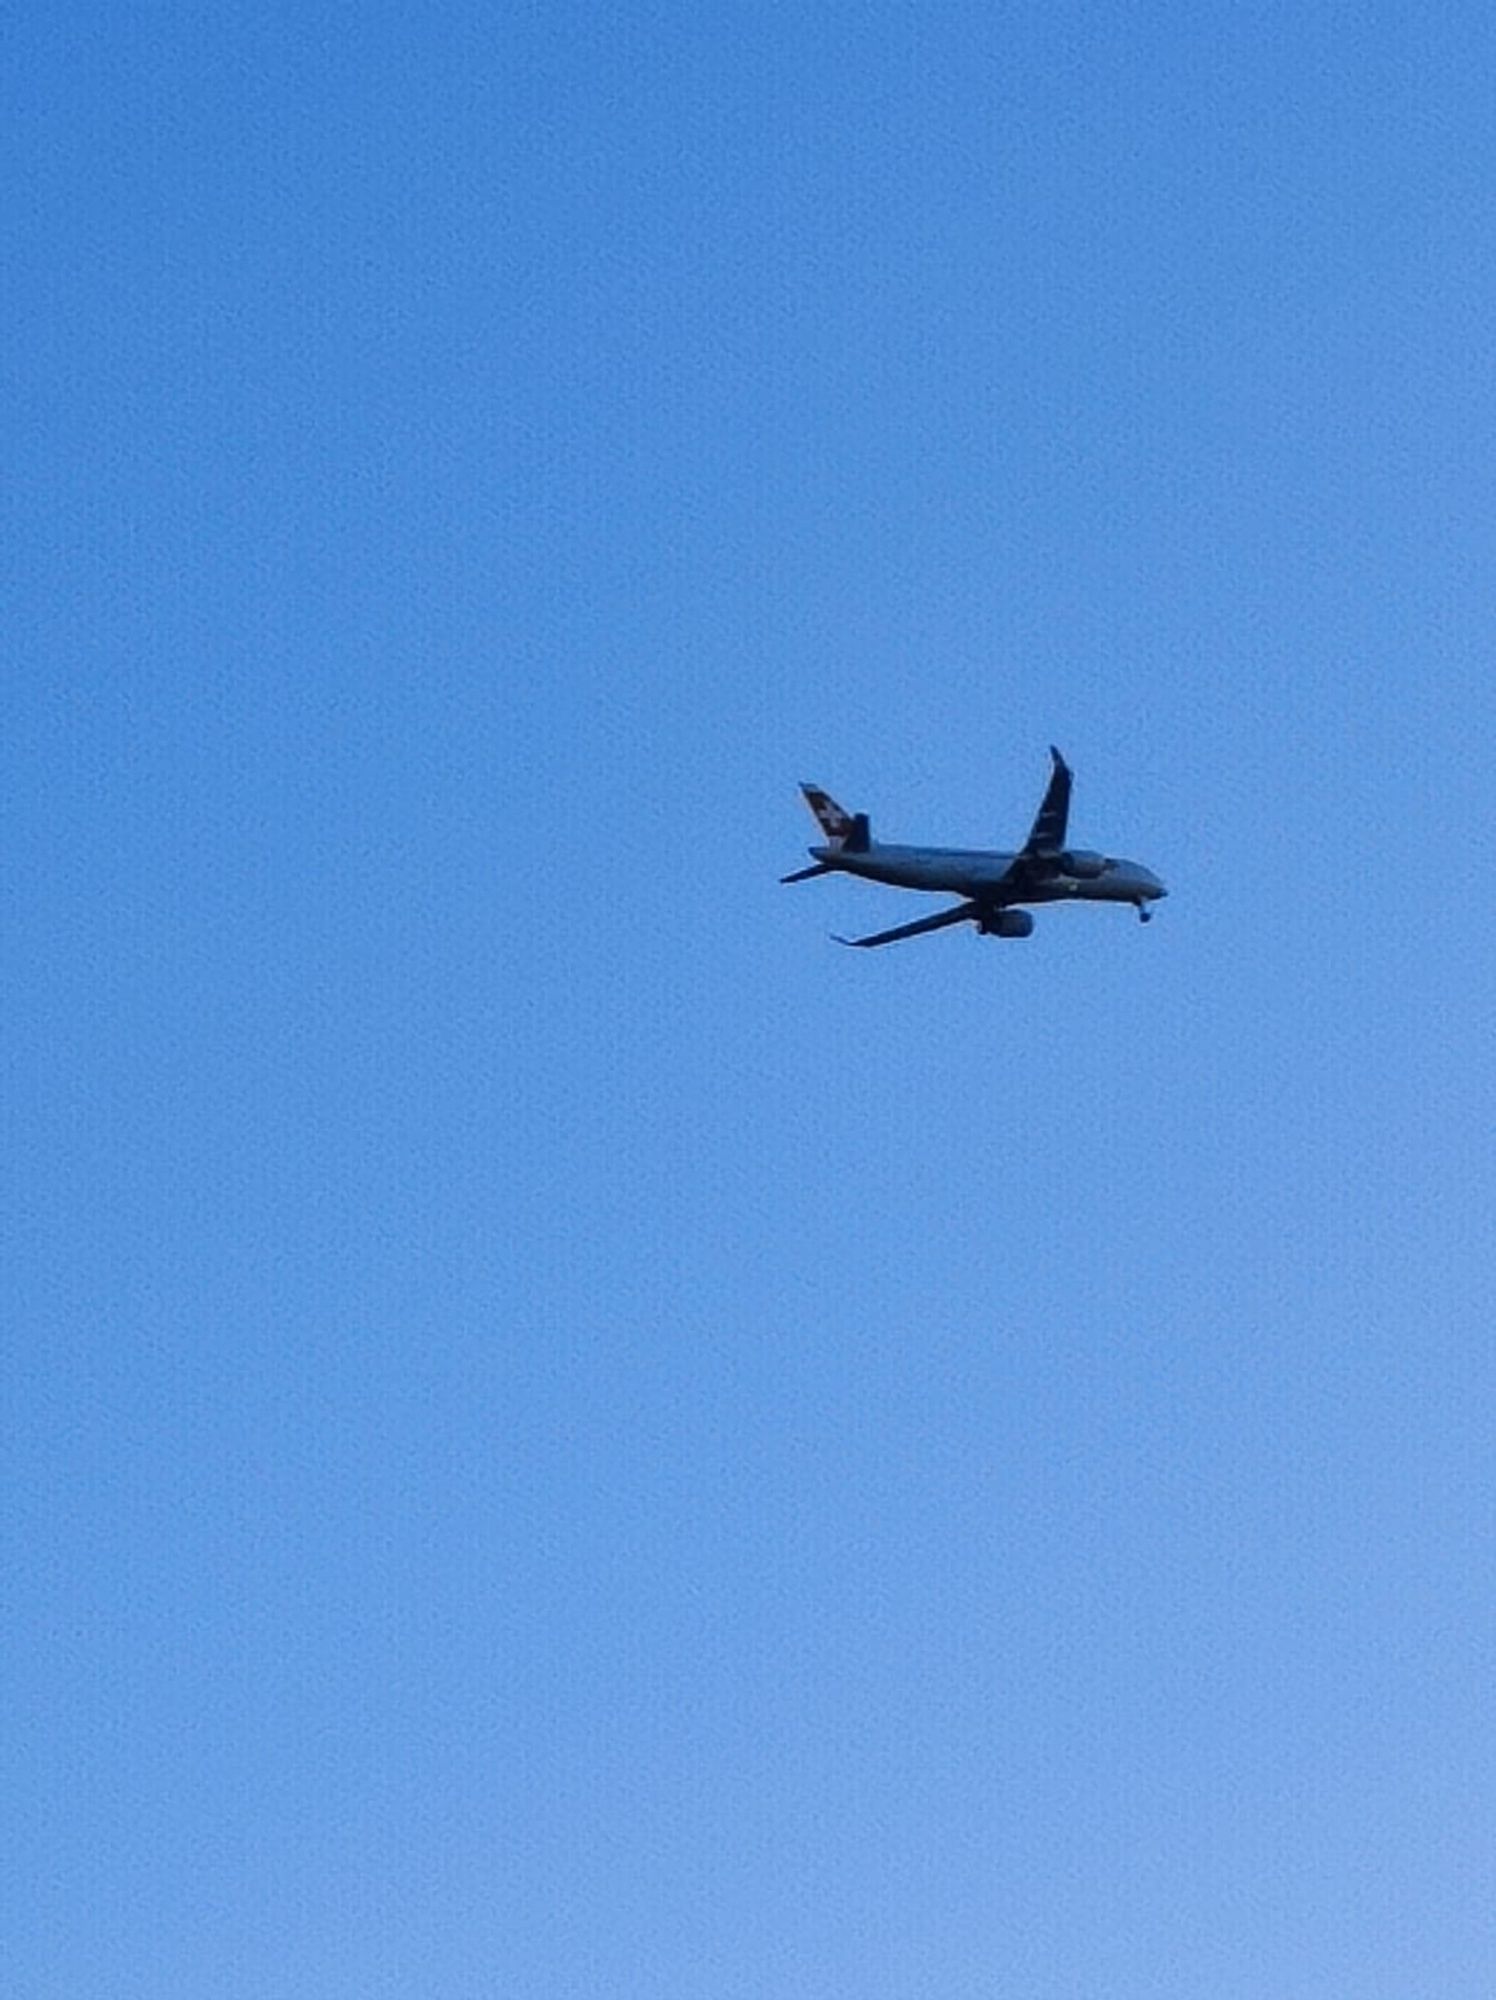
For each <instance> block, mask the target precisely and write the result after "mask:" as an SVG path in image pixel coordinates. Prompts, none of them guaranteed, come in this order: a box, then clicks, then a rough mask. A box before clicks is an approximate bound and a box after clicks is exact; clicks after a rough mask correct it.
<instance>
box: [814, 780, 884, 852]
mask: <svg viewBox="0 0 1496 2000" xmlns="http://www.w3.org/2000/svg"><path fill="white" fill-rule="evenodd" d="M800 789H801V791H802V792H803V793H804V794H805V803H806V804H807V805H808V806H809V807H810V809H811V811H812V812H813V813H814V814H815V816H816V818H817V820H818V821H819V822H820V828H821V831H822V833H823V834H825V836H826V845H827V846H828V847H835V848H839V849H841V850H842V851H843V852H844V853H847V854H862V853H864V852H865V851H866V849H867V846H868V841H869V834H868V823H867V814H866V813H849V812H846V811H844V810H843V809H842V807H841V806H839V805H838V804H837V803H836V800H835V799H834V798H832V796H831V794H830V793H829V792H823V791H822V790H821V788H820V786H819V785H802V786H801V787H800Z"/></svg>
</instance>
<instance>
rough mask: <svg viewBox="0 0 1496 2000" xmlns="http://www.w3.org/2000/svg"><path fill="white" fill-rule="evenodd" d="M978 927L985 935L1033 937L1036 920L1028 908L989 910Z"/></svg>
mask: <svg viewBox="0 0 1496 2000" xmlns="http://www.w3.org/2000/svg"><path fill="white" fill-rule="evenodd" d="M977 928H978V930H980V931H981V933H982V935H983V936H984V937H1011V938H1019V937H1031V936H1032V935H1033V929H1034V920H1033V918H1032V917H1031V916H1030V914H1029V912H1028V911H1027V910H989V911H988V912H987V914H986V915H985V916H984V917H983V918H982V919H981V920H980V922H979V923H978V925H977Z"/></svg>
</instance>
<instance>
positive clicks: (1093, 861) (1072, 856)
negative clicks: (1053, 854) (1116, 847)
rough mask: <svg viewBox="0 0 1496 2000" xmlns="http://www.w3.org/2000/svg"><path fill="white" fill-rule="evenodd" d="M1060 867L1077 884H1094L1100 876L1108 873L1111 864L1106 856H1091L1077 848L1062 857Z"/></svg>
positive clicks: (1082, 849)
mask: <svg viewBox="0 0 1496 2000" xmlns="http://www.w3.org/2000/svg"><path fill="white" fill-rule="evenodd" d="M1060 866H1061V868H1063V869H1064V871H1065V873H1066V874H1067V875H1073V876H1074V877H1075V879H1076V881H1077V882H1094V881H1095V880H1096V877H1097V876H1098V875H1104V874H1105V873H1106V871H1107V869H1108V868H1109V867H1110V866H1111V863H1110V862H1109V861H1108V860H1107V858H1106V856H1105V855H1104V854H1090V853H1088V852H1087V851H1086V849H1085V848H1083V847H1077V848H1072V849H1070V850H1069V851H1068V852H1067V853H1065V854H1062V855H1061V856H1060Z"/></svg>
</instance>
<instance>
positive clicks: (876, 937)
mask: <svg viewBox="0 0 1496 2000" xmlns="http://www.w3.org/2000/svg"><path fill="white" fill-rule="evenodd" d="M976 914H977V906H976V904H975V903H957V905H956V907H955V908H954V909H953V910H937V911H936V913H935V915H934V916H933V917H918V918H916V919H915V921H914V922H913V923H912V924H898V925H896V926H895V928H894V929H893V930H891V931H875V932H874V934H873V935H872V937H861V938H844V937H839V938H838V939H837V940H836V942H837V943H838V944H850V945H855V946H856V947H857V949H858V950H859V951H866V950H867V948H868V947H869V946H870V945H875V944H897V943H898V941H899V939H900V938H912V937H923V936H924V935H925V933H926V931H943V930H944V929H945V927H946V925H947V924H969V923H970V922H971V920H972V918H973V917H975V916H976Z"/></svg>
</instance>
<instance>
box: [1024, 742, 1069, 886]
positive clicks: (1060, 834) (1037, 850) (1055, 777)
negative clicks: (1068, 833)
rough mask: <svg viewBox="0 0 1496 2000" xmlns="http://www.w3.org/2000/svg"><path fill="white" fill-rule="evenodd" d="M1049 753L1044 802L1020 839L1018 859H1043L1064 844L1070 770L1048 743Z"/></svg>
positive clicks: (1067, 823)
mask: <svg viewBox="0 0 1496 2000" xmlns="http://www.w3.org/2000/svg"><path fill="white" fill-rule="evenodd" d="M1049 754H1050V756H1051V757H1052V758H1053V759H1054V768H1053V770H1052V771H1051V772H1050V774H1049V784H1048V785H1047V787H1046V788H1045V792H1044V802H1043V804H1042V805H1041V806H1040V807H1039V814H1038V817H1037V819H1035V821H1034V824H1033V826H1032V828H1031V829H1030V831H1029V837H1028V839H1027V840H1026V841H1025V843H1024V848H1023V853H1022V854H1021V855H1020V857H1019V859H1020V862H1023V861H1043V860H1046V859H1047V858H1048V857H1050V856H1051V855H1055V854H1058V853H1059V852H1060V850H1061V849H1062V848H1063V847H1064V845H1065V830H1066V828H1067V827H1068V826H1069V824H1070V782H1071V771H1070V766H1069V765H1068V764H1067V763H1066V762H1065V760H1064V758H1063V757H1062V756H1061V755H1060V753H1059V751H1058V750H1056V749H1055V747H1054V745H1053V744H1052V743H1051V744H1050V746H1049Z"/></svg>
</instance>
